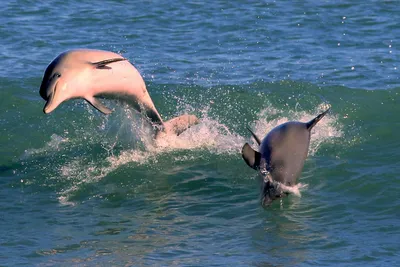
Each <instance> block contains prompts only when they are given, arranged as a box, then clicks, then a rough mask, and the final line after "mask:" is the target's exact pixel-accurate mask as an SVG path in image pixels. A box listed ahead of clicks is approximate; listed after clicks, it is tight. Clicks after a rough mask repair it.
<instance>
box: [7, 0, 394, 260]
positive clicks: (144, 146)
mask: <svg viewBox="0 0 400 267" xmlns="http://www.w3.org/2000/svg"><path fill="white" fill-rule="evenodd" d="M0 15H1V16H0V40H1V41H0V44H1V45H0V55H1V60H0V94H1V98H0V103H1V105H0V114H1V116H0V129H1V134H0V148H1V149H0V155H1V156H0V265H1V266H396V265H398V264H399V263H400V242H399V241H400V197H399V196H400V194H399V191H400V175H399V173H400V165H399V161H400V160H399V159H400V136H399V134H398V133H399V132H400V120H399V114H400V105H399V99H400V95H399V94H400V86H399V85H398V84H399V74H400V72H399V68H400V65H399V61H400V54H399V49H398V47H399V45H400V39H399V38H400V24H399V21H400V5H399V4H398V2H397V1H390V0H387V1H359V0H357V1H350V0H349V1H330V0H321V1H314V0H308V1H123V0H119V1H116V0H115V1H112V0H108V1H99V2H87V1H75V0H71V1H55V0H50V1H28V0H25V1H22V0H16V1H11V0H5V1H2V5H1V6H0ZM73 48H94V49H104V50H110V51H114V52H117V53H121V54H122V55H123V56H124V57H126V58H128V59H129V60H130V62H132V63H133V64H134V65H135V66H136V68H137V69H138V70H139V71H140V73H141V74H142V76H143V78H144V80H145V81H146V84H147V89H148V91H149V93H150V95H151V97H152V99H153V101H154V103H155V105H156V107H157V109H158V111H159V112H160V113H161V115H162V117H163V118H164V119H169V118H172V117H174V116H177V115H180V114H183V113H191V114H195V115H197V116H198V117H199V118H200V123H199V124H198V125H196V126H194V127H192V128H190V129H189V130H188V131H186V132H184V133H183V134H182V135H180V136H179V137H176V138H172V137H171V138H168V139H165V140H163V141H162V142H158V143H154V142H153V141H152V140H151V138H149V135H150V134H149V133H150V132H151V129H150V127H149V126H148V125H147V124H146V122H145V121H144V120H143V119H142V117H141V116H140V114H138V113H137V112H135V111H133V110H131V109H130V108H129V107H128V106H125V105H122V104H120V103H116V102H112V101H108V102H107V105H109V106H111V107H112V108H113V109H114V110H115V111H114V113H113V114H111V115H109V116H104V115H102V114H100V113H99V112H98V111H96V110H94V109H93V108H92V107H90V106H89V105H87V104H86V103H85V102H84V101H83V100H71V101H68V102H65V103H63V104H62V105H61V106H59V107H58V108H57V109H56V110H55V111H54V112H52V113H51V114H49V115H45V114H43V112H42V109H43V106H44V101H43V99H41V97H40V95H39V87H40V83H41V79H42V77H43V72H44V70H45V69H46V67H47V65H48V64H49V63H50V62H51V60H52V59H53V58H55V57H56V56H57V55H58V54H59V53H61V52H63V51H65V50H69V49H73ZM328 105H329V106H331V111H330V113H329V114H328V115H327V116H326V117H325V118H323V120H321V121H320V123H318V124H317V126H316V127H315V128H314V129H313V131H312V136H311V144H310V151H309V157H308V159H307V161H306V163H305V166H304V169H303V172H302V175H301V177H300V178H299V180H298V182H299V183H301V184H303V187H302V188H301V189H300V192H301V196H300V197H299V196H295V195H291V196H289V197H287V198H285V199H282V200H278V201H274V202H273V203H272V205H271V206H269V207H267V208H263V207H261V205H260V202H259V191H260V188H259V180H258V179H259V178H258V176H257V173H256V172H255V171H254V170H252V169H250V168H248V167H247V165H246V164H245V162H244V161H243V160H242V158H241V153H240V150H241V147H242V146H243V144H244V143H245V142H251V143H252V144H254V141H253V140H251V138H250V134H249V132H248V131H247V130H246V126H250V127H251V128H253V129H254V130H255V131H256V133H257V134H258V135H260V136H264V135H265V134H266V133H267V132H268V131H269V130H271V129H272V128H273V127H275V126H276V125H279V124H280V123H283V122H286V121H290V120H300V121H308V120H310V119H311V118H313V117H314V116H315V115H317V114H318V113H319V112H321V111H323V110H324V109H325V108H326V107H327V106H328Z"/></svg>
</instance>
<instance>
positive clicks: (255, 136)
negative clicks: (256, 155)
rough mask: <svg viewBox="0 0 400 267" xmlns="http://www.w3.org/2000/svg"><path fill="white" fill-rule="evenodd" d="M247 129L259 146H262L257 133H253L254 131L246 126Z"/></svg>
mask: <svg viewBox="0 0 400 267" xmlns="http://www.w3.org/2000/svg"><path fill="white" fill-rule="evenodd" d="M246 128H247V130H249V132H250V133H251V135H252V136H253V137H254V139H255V140H256V142H257V143H258V145H260V144H261V141H260V138H258V136H257V135H256V134H255V133H253V131H252V130H251V129H250V128H249V127H248V126H246Z"/></svg>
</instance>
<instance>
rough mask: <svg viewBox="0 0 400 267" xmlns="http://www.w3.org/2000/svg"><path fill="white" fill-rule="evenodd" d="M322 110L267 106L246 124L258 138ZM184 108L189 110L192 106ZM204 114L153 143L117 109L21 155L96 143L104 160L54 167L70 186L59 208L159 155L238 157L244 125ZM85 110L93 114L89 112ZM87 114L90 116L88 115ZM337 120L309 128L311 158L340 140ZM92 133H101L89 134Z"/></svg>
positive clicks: (81, 159) (146, 129)
mask: <svg viewBox="0 0 400 267" xmlns="http://www.w3.org/2000/svg"><path fill="white" fill-rule="evenodd" d="M185 105H187V104H185ZM325 109H326V106H325V105H324V104H321V105H320V106H318V107H317V108H316V110H315V111H313V112H310V113H309V112H305V111H300V112H299V111H292V112H291V111H289V113H288V111H287V110H285V111H283V110H279V109H276V108H274V107H271V106H267V107H265V109H264V110H262V111H261V112H260V113H259V116H258V118H257V120H256V121H254V122H253V123H252V124H251V125H250V126H251V127H252V128H253V129H254V131H255V133H256V134H257V135H258V136H259V137H261V138H263V137H264V136H265V135H266V134H267V133H268V132H269V131H270V130H272V129H273V128H274V127H276V126H278V125H279V124H282V123H284V122H287V121H290V120H298V121H309V120H311V119H312V118H314V117H315V116H316V115H317V114H318V113H319V112H321V111H323V110H325ZM189 110H190V111H191V110H192V108H189ZM209 110H210V107H209V106H206V107H205V108H204V110H203V112H202V116H201V118H200V123H199V124H197V125H195V126H192V127H191V128H189V129H188V130H186V131H185V132H183V133H182V134H181V135H179V136H165V137H163V138H160V139H157V140H153V139H152V136H153V134H152V127H151V126H150V125H149V124H148V123H147V122H146V121H145V120H143V119H141V118H140V116H137V114H136V113H134V112H132V110H131V109H129V108H128V107H125V108H123V109H121V110H120V111H117V114H116V115H115V116H114V118H113V119H109V118H107V117H104V119H103V120H102V122H101V123H100V125H99V126H98V127H97V129H92V130H90V129H89V130H87V131H88V133H87V134H86V133H85V134H83V135H82V136H79V137H76V138H77V140H70V139H69V138H65V137H62V136H58V135H52V136H51V138H50V141H49V142H48V144H46V145H45V146H44V147H43V148H39V149H36V150H27V151H26V152H25V154H24V155H23V157H25V158H29V157H34V156H35V155H38V154H44V153H45V154H47V155H49V154H51V153H54V152H57V153H60V151H61V150H62V149H63V147H68V145H70V146H72V149H73V146H76V145H79V143H83V142H87V140H89V139H90V140H91V141H92V142H94V143H96V142H97V143H100V144H101V147H102V148H103V149H104V153H103V154H102V155H104V157H103V158H100V159H98V158H96V159H93V160H88V159H87V157H86V156H85V155H82V156H74V157H73V158H72V159H70V160H68V162H67V163H64V164H63V165H62V166H59V167H58V168H59V169H58V173H59V174H58V179H63V180H68V181H70V183H69V186H68V187H67V188H65V189H64V190H62V191H61V192H59V201H60V203H63V204H73V203H71V202H70V201H69V196H70V195H71V194H73V193H74V192H75V191H77V190H79V188H80V187H81V186H82V185H83V184H89V183H96V182H98V181H99V180H101V179H102V178H103V177H105V176H106V175H108V174H109V173H110V172H112V171H114V170H116V169H118V168H119V167H120V166H122V165H125V164H127V163H135V164H137V165H143V164H147V163H149V162H154V161H157V158H158V157H159V156H160V155H165V154H166V153H170V152H176V151H184V150H190V151H193V150H202V151H208V152H209V153H211V154H214V155H221V154H225V155H226V154H227V155H232V156H236V155H237V156H238V157H240V151H241V148H242V146H243V144H244V143H245V142H246V141H249V140H250V139H251V138H250V134H248V135H246V136H242V135H240V134H238V133H237V132H243V129H244V128H245V127H246V125H245V124H243V125H239V126H237V127H243V129H233V128H232V127H229V126H228V125H226V124H225V123H224V121H223V119H221V118H215V117H211V116H210V115H209V114H210V112H209ZM88 111H89V112H93V111H92V110H91V109H90V108H88ZM283 114H286V115H283ZM91 116H95V115H94V114H93V113H92V115H91ZM336 121H337V118H336V117H335V116H334V115H332V114H328V115H327V116H326V117H324V118H323V119H322V120H321V121H320V122H319V123H318V124H317V126H316V127H314V128H313V131H312V135H311V144H310V155H314V154H315V153H316V152H317V151H318V148H319V147H320V145H321V144H323V143H326V142H333V141H332V140H333V139H334V138H337V137H341V135H342V130H341V128H340V126H338V125H337V123H336ZM95 131H100V132H102V134H94V132H95ZM81 139H82V140H81ZM182 154H185V153H182ZM187 157H188V156H187V155H180V156H177V157H173V158H172V159H171V160H175V161H179V162H181V161H184V160H187ZM192 157H193V156H192ZM301 188H304V186H303V185H301V184H299V185H295V186H294V187H291V188H286V189H287V190H288V191H290V192H291V193H293V194H295V195H298V196H300V195H301V194H300V191H299V189H301Z"/></svg>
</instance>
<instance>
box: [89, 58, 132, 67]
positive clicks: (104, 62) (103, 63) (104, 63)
mask: <svg viewBox="0 0 400 267" xmlns="http://www.w3.org/2000/svg"><path fill="white" fill-rule="evenodd" d="M124 60H127V59H126V58H121V57H120V58H111V59H106V60H102V61H99V62H93V63H90V64H92V65H93V66H94V67H95V68H96V69H111V67H108V66H107V65H108V64H111V63H114V62H119V61H124Z"/></svg>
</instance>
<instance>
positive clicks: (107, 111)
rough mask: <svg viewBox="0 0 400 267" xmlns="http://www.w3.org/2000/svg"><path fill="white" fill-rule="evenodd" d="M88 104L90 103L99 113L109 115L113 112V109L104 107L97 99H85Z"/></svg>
mask: <svg viewBox="0 0 400 267" xmlns="http://www.w3.org/2000/svg"><path fill="white" fill-rule="evenodd" d="M85 99H86V101H87V102H89V103H90V104H91V105H92V106H93V107H94V108H96V109H97V110H98V111H100V112H101V113H103V114H105V115H108V114H110V113H111V112H112V110H111V109H109V108H108V107H106V106H104V105H103V103H101V102H100V101H99V100H98V99H97V98H95V97H93V96H92V97H87V98H85Z"/></svg>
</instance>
